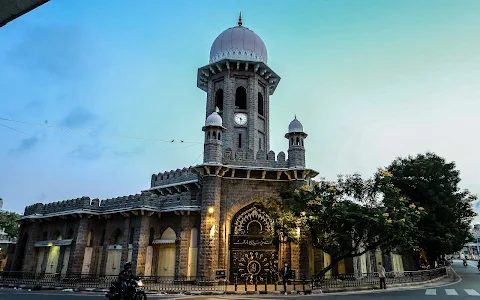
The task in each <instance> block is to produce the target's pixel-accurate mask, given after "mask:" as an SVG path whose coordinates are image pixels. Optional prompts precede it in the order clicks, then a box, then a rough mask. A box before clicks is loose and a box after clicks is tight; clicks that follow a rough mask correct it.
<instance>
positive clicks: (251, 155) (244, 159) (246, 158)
mask: <svg viewBox="0 0 480 300" xmlns="http://www.w3.org/2000/svg"><path fill="white" fill-rule="evenodd" d="M223 164H225V165H238V166H254V167H268V168H288V161H287V160H286V159H285V153H284V152H283V151H280V152H279V153H278V155H277V157H276V160H275V152H273V151H269V152H268V153H265V151H258V152H257V153H256V154H255V152H254V151H253V150H248V151H240V150H237V151H234V150H232V149H231V148H227V149H226V150H225V153H224V157H223Z"/></svg>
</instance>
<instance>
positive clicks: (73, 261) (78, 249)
mask: <svg viewBox="0 0 480 300" xmlns="http://www.w3.org/2000/svg"><path fill="white" fill-rule="evenodd" d="M77 224H78V225H77V228H76V231H75V233H74V237H73V241H74V242H73V243H72V246H71V248H70V249H71V250H70V253H71V254H70V255H71V256H70V260H69V262H68V269H67V273H68V274H71V273H81V272H82V265H83V257H84V254H85V247H86V246H87V234H88V218H85V217H83V218H81V219H80V220H79V221H78V223H77Z"/></svg>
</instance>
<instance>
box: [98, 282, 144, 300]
mask: <svg viewBox="0 0 480 300" xmlns="http://www.w3.org/2000/svg"><path fill="white" fill-rule="evenodd" d="M142 287H143V282H142V280H141V279H140V277H136V278H135V279H132V280H130V281H129V282H128V283H127V287H126V288H125V297H122V286H121V284H120V283H119V282H112V284H111V285H110V289H109V292H108V293H107V294H106V295H105V297H107V298H108V299H110V300H147V295H146V294H145V291H144V290H143V289H142Z"/></svg>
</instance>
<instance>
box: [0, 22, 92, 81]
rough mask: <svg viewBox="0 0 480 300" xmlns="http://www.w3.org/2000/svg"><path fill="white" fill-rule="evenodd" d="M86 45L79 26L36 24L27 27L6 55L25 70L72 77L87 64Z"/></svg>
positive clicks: (62, 78)
mask: <svg viewBox="0 0 480 300" xmlns="http://www.w3.org/2000/svg"><path fill="white" fill-rule="evenodd" d="M88 45H89V43H88V42H86V36H85V32H83V31H82V30H80V29H79V28H75V27H68V26H38V25H36V26H35V27H31V28H29V29H28V30H27V32H26V33H25V35H24V36H23V39H22V40H21V41H20V43H19V44H18V45H17V46H16V47H13V48H12V49H11V50H10V51H9V54H8V57H9V61H10V62H11V63H12V64H13V65H16V66H19V67H22V68H24V69H25V70H26V71H28V72H29V73H31V72H39V73H42V74H43V75H47V76H52V77H54V78H55V79H56V80H58V79H61V80H66V79H76V78H79V77H81V76H82V75H83V74H84V71H85V70H86V68H87V67H88V62H89V61H88V57H87V54H88V53H89V51H88V50H87V49H86V47H87V46H88ZM37 75H38V74H37Z"/></svg>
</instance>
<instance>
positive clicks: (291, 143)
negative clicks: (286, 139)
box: [290, 138, 293, 146]
mask: <svg viewBox="0 0 480 300" xmlns="http://www.w3.org/2000/svg"><path fill="white" fill-rule="evenodd" d="M290 145H292V146H293V138H291V139H290Z"/></svg>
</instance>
